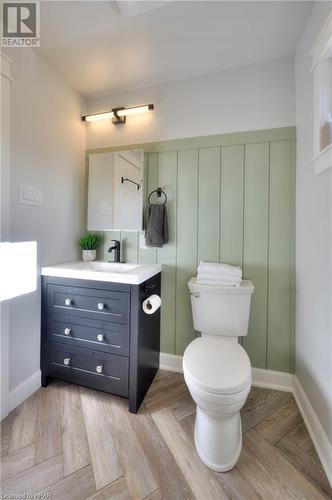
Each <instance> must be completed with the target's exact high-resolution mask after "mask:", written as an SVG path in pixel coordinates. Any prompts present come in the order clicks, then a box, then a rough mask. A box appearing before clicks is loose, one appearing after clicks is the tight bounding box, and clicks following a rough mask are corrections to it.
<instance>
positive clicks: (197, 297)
mask: <svg viewBox="0 0 332 500" xmlns="http://www.w3.org/2000/svg"><path fill="white" fill-rule="evenodd" d="M189 295H191V296H192V297H195V299H200V298H201V294H200V293H199V292H189Z"/></svg>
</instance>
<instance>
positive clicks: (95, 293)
mask: <svg viewBox="0 0 332 500" xmlns="http://www.w3.org/2000/svg"><path fill="white" fill-rule="evenodd" d="M47 303H48V309H49V311H50V312H53V313H54V312H64V311H66V313H67V314H75V315H76V316H77V315H78V312H79V315H80V316H84V317H90V318H95V319H102V320H104V321H114V322H115V323H125V324H128V323H129V309H130V295H129V293H127V292H111V291H109V290H96V289H94V288H80V287H70V286H62V285H48V288H47Z"/></svg>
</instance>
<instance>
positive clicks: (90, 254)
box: [82, 250, 97, 262]
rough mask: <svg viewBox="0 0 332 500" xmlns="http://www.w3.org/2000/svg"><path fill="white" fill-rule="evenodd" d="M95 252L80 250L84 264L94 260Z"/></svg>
mask: <svg viewBox="0 0 332 500" xmlns="http://www.w3.org/2000/svg"><path fill="white" fill-rule="evenodd" d="M96 255H97V250H82V258H83V260H84V261H85V262H90V261H92V260H95V259H96Z"/></svg>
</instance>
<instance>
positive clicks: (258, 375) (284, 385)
mask: <svg viewBox="0 0 332 500" xmlns="http://www.w3.org/2000/svg"><path fill="white" fill-rule="evenodd" d="M251 374H252V385H254V386H255V387H263V388H265V389H273V390H275V391H285V392H293V389H294V375H293V374H292V373H284V372H276V371H273V370H264V369H262V368H252V369H251Z"/></svg>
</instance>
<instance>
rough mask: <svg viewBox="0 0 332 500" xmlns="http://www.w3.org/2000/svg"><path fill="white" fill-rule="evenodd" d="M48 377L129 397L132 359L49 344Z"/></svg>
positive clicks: (53, 343) (54, 343)
mask: <svg viewBox="0 0 332 500" xmlns="http://www.w3.org/2000/svg"><path fill="white" fill-rule="evenodd" d="M46 351H47V366H46V374H47V375H49V376H51V377H55V378H61V379H62V380H67V381H68V382H73V383H75V384H81V385H86V386H90V387H94V388H96V389H99V390H102V391H106V392H111V393H113V394H118V395H120V396H125V397H126V396H128V370H129V368H128V367H129V364H128V358H126V357H124V356H114V355H112V354H107V353H104V352H100V351H92V350H90V349H82V348H79V347H73V346H65V345H63V344H58V343H56V342H47V345H46Z"/></svg>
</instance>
